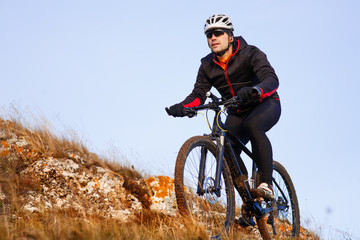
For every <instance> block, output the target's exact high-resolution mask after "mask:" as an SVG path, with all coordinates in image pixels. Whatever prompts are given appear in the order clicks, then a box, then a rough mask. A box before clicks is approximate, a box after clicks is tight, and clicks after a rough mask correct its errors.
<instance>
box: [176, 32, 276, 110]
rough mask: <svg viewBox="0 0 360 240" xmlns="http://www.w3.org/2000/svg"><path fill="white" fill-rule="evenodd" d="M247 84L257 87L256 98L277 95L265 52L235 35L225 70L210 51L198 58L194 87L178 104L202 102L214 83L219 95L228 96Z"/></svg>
mask: <svg viewBox="0 0 360 240" xmlns="http://www.w3.org/2000/svg"><path fill="white" fill-rule="evenodd" d="M248 86H259V87H260V88H261V91H262V94H261V97H260V101H259V102H261V101H263V100H265V99H267V98H276V99H278V98H279V96H278V94H277V92H276V90H277V88H278V86H279V80H278V77H277V76H276V74H275V71H274V69H273V68H272V67H271V65H270V63H269V61H268V60H267V57H266V55H265V54H264V53H263V52H262V51H261V50H259V49H258V48H257V47H255V46H251V45H248V44H247V43H246V41H245V40H244V39H243V38H242V37H236V38H235V39H234V42H233V53H232V55H231V57H230V59H229V61H228V63H227V65H226V67H225V70H224V69H223V68H222V67H221V66H220V65H219V62H218V59H217V57H215V55H214V54H212V53H211V54H209V55H207V56H206V57H204V58H203V59H201V65H200V68H199V72H198V75H197V79H196V83H195V86H194V89H193V91H192V93H191V94H190V95H189V96H187V97H186V98H185V100H184V101H182V102H181V104H183V105H184V106H185V107H195V106H199V105H200V104H203V103H204V102H205V100H206V93H207V92H208V91H209V90H210V89H211V87H215V88H216V89H217V90H218V92H219V93H220V94H221V96H222V97H224V98H226V99H228V98H231V97H233V96H235V95H236V94H237V92H238V91H239V89H240V88H242V87H248Z"/></svg>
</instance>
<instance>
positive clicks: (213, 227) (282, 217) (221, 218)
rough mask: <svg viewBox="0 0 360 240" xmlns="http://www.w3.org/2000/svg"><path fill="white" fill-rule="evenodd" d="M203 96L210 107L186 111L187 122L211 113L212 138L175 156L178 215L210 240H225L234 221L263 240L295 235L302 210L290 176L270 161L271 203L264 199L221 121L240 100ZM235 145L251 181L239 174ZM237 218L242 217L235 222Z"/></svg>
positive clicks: (195, 142)
mask: <svg viewBox="0 0 360 240" xmlns="http://www.w3.org/2000/svg"><path fill="white" fill-rule="evenodd" d="M207 97H209V98H210V99H211V100H210V102H209V103H207V104H204V105H200V106H198V107H193V108H185V109H184V114H185V115H186V116H188V117H193V116H195V115H196V114H197V113H198V112H199V111H201V110H212V111H214V112H215V115H214V120H213V124H212V127H210V124H209V122H208V124H209V127H210V128H211V133H210V134H207V135H204V136H194V137H191V138H190V139H188V140H187V141H186V142H185V143H184V144H183V145H182V147H181V148H180V151H179V153H178V156H177V159H176V165H175V181H174V184H175V194H176V201H177V206H178V210H179V212H180V214H181V215H182V216H184V217H192V218H193V219H195V221H196V222H198V223H200V224H201V225H202V226H204V228H205V229H206V231H207V232H208V233H209V235H210V236H211V237H212V238H221V237H222V236H226V235H227V234H228V233H229V231H230V229H231V228H232V226H233V225H234V222H235V223H237V224H239V225H240V226H241V227H247V226H251V227H254V228H257V229H258V230H259V232H260V234H261V236H262V238H263V239H272V238H273V237H275V236H276V235H281V236H286V237H296V236H298V234H299V231H300V211H299V204H298V199H297V196H296V191H295V187H294V184H293V182H292V180H291V178H290V175H289V174H288V172H287V171H286V169H285V168H284V167H283V166H282V165H281V164H280V163H279V162H276V161H274V162H273V191H274V196H275V198H268V196H266V195H265V194H264V192H263V191H261V190H260V189H257V186H258V184H260V183H259V182H258V176H257V168H256V164H255V161H254V159H253V154H252V153H251V151H250V150H249V149H248V148H247V147H246V146H245V144H244V143H243V142H242V141H240V139H239V138H237V137H236V136H234V135H232V134H231V133H230V132H229V131H227V129H226V127H225V124H224V123H223V122H222V120H221V116H222V115H223V114H225V110H226V109H231V108H236V107H238V106H239V105H240V104H241V100H240V99H238V98H237V97H233V98H231V99H228V100H226V99H219V98H218V97H216V96H215V95H214V94H212V93H210V92H208V94H207ZM220 106H223V108H220ZM166 110H167V111H168V109H166ZM168 113H169V112H168ZM234 144H236V146H238V147H239V148H240V149H241V150H242V152H243V153H245V154H246V155H248V156H249V158H250V159H251V160H252V171H251V177H250V178H248V177H247V175H245V174H243V173H242V171H241V168H240V165H239V162H238V161H240V160H237V158H236V155H235V151H234V149H233V146H234ZM234 188H235V189H236V190H237V192H238V194H239V196H240V198H241V200H242V206H241V207H240V206H238V207H236V206H235V205H236V202H235V190H234ZM235 215H240V216H239V218H238V219H237V220H235Z"/></svg>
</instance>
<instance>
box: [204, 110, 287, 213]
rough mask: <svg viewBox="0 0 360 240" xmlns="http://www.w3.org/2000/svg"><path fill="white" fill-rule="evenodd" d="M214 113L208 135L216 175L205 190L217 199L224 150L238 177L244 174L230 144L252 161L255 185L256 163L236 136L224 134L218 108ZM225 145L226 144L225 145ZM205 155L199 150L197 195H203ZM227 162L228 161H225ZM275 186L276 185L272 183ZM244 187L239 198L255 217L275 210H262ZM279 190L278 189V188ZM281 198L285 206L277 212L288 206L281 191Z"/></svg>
mask: <svg viewBox="0 0 360 240" xmlns="http://www.w3.org/2000/svg"><path fill="white" fill-rule="evenodd" d="M213 110H214V111H215V117H214V120H213V127H212V132H211V134H210V135H208V136H209V137H210V139H212V140H214V141H216V145H217V150H218V151H217V156H216V174H215V180H214V187H213V188H211V189H207V191H208V192H211V193H215V194H216V196H217V197H220V190H221V186H220V184H221V172H222V167H223V161H224V153H225V151H226V150H228V151H229V153H230V154H231V157H232V158H233V159H234V162H235V163H236V167H237V170H238V171H239V173H240V176H239V177H241V176H244V174H243V173H242V172H241V169H240V166H239V163H238V162H237V160H236V155H235V152H234V149H233V148H232V144H231V143H233V144H234V143H235V144H236V145H237V146H238V147H239V148H240V149H241V150H242V151H243V152H244V153H245V154H246V155H247V156H248V157H249V158H250V159H251V160H252V176H251V179H253V181H254V182H255V183H256V169H257V168H256V163H255V160H254V158H253V154H252V152H251V151H250V150H249V149H248V148H247V147H246V146H245V144H244V143H243V142H242V141H241V140H240V139H239V138H237V137H236V136H234V135H232V134H231V133H229V132H226V130H225V126H224V123H223V122H222V121H221V119H220V116H219V113H220V111H221V110H220V108H217V109H213ZM226 143H227V144H226ZM225 146H228V149H226V147H225ZM206 155H207V152H206V151H205V149H202V150H201V158H200V166H199V176H198V180H199V181H198V187H197V193H198V194H199V195H203V194H204V193H205V191H204V189H203V187H202V186H204V185H203V184H204V181H205V164H206ZM227 161H229V159H228V160H227ZM274 183H275V185H277V183H276V182H275V181H274ZM244 186H245V187H241V189H240V191H239V190H238V192H239V194H240V196H241V198H242V199H243V201H244V202H251V203H252V206H253V210H254V213H255V215H256V216H258V217H260V216H263V215H264V214H266V213H269V212H272V211H274V210H275V208H274V207H268V208H262V207H261V206H260V205H259V204H258V203H257V202H255V201H254V198H253V197H252V195H251V193H250V189H249V187H247V186H246V184H244ZM279 189H280V188H279ZM281 194H282V196H284V199H285V204H284V205H278V206H276V208H277V209H278V210H283V209H285V208H287V205H288V199H286V198H285V195H284V193H283V192H282V191H281Z"/></svg>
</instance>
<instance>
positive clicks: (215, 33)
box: [205, 30, 225, 39]
mask: <svg viewBox="0 0 360 240" xmlns="http://www.w3.org/2000/svg"><path fill="white" fill-rule="evenodd" d="M224 33H225V32H224V31H222V30H211V31H208V32H207V33H206V34H205V35H206V37H207V38H209V39H210V38H212V36H213V35H215V37H219V36H221V35H223V34H224Z"/></svg>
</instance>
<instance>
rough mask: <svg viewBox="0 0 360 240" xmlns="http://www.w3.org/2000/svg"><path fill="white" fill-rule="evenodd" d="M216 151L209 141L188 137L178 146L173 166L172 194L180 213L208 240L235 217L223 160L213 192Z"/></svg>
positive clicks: (226, 169)
mask: <svg viewBox="0 0 360 240" xmlns="http://www.w3.org/2000/svg"><path fill="white" fill-rule="evenodd" d="M216 149H217V148H216V145H215V144H214V143H213V142H212V141H211V140H210V139H209V138H207V137H202V136H197V137H192V138H190V139H189V140H187V141H186V142H185V143H184V145H183V146H182V147H181V149H180V151H179V154H178V157H177V159H176V166H175V194H176V200H177V205H178V209H179V212H180V214H181V215H183V216H185V217H193V218H194V220H195V221H196V222H198V223H200V224H201V225H202V226H203V227H204V228H205V229H206V231H207V232H208V233H209V235H210V236H211V237H217V236H221V235H223V234H226V233H227V232H228V230H229V229H230V227H231V226H232V223H233V221H234V215H235V213H234V211H235V193H234V186H233V183H232V180H231V177H230V172H229V168H228V165H227V163H226V161H223V167H222V173H221V178H220V192H216V191H215V173H216V166H217V164H216V152H217V151H216ZM201 169H203V170H202V171H201Z"/></svg>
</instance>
